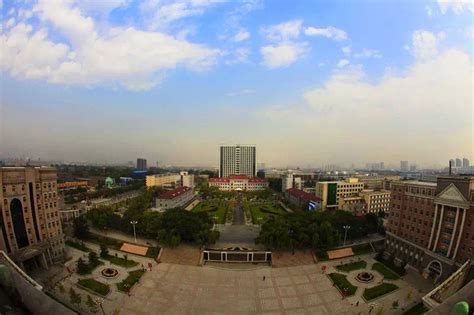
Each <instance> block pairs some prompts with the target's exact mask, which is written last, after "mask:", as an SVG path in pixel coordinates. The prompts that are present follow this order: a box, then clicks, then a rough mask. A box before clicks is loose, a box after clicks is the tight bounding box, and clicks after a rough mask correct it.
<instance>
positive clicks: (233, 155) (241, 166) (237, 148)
mask: <svg viewBox="0 0 474 315" xmlns="http://www.w3.org/2000/svg"><path fill="white" fill-rule="evenodd" d="M256 162H257V148H256V146H255V145H248V144H236V145H221V146H220V164H219V177H228V176H230V175H246V176H248V177H255V175H256V174H257V163H256Z"/></svg>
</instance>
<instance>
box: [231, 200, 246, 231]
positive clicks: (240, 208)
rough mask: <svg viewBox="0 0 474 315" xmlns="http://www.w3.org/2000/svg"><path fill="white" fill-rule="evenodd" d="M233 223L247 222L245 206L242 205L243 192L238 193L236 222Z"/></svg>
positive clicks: (241, 223)
mask: <svg viewBox="0 0 474 315" xmlns="http://www.w3.org/2000/svg"><path fill="white" fill-rule="evenodd" d="M232 224H233V225H244V224H245V215H244V207H243V206H242V194H240V193H238V194H237V203H236V204H235V208H234V222H232Z"/></svg>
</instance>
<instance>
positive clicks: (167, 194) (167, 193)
mask: <svg viewBox="0 0 474 315" xmlns="http://www.w3.org/2000/svg"><path fill="white" fill-rule="evenodd" d="M190 190H191V188H189V187H186V186H182V187H178V188H175V189H173V190H169V191H165V192H164V193H162V194H161V195H159V196H158V199H174V198H176V197H178V196H179V195H182V194H184V193H185V192H188V191H190Z"/></svg>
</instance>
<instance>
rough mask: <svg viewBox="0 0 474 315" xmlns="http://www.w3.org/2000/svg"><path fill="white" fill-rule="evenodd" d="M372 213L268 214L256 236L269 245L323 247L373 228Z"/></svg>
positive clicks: (371, 231)
mask: <svg viewBox="0 0 474 315" xmlns="http://www.w3.org/2000/svg"><path fill="white" fill-rule="evenodd" d="M378 225H379V220H378V218H377V216H376V215H374V214H367V215H365V216H360V217H359V216H354V215H353V214H352V213H349V212H346V211H335V212H306V213H293V214H287V215H284V216H278V217H276V218H272V219H270V220H268V221H267V222H265V223H264V224H263V225H262V228H261V230H260V234H259V236H258V238H257V240H256V242H257V243H259V244H263V245H265V246H266V247H268V248H270V249H295V248H301V249H304V248H312V249H327V248H331V247H334V246H337V245H339V243H340V241H341V239H342V238H343V237H344V233H345V230H344V228H343V227H344V226H350V228H349V229H348V230H347V239H348V240H351V239H357V238H360V237H363V236H365V235H367V234H369V233H374V232H377V230H378Z"/></svg>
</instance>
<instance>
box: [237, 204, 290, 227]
mask: <svg viewBox="0 0 474 315" xmlns="http://www.w3.org/2000/svg"><path fill="white" fill-rule="evenodd" d="M243 207H244V211H245V214H246V216H247V217H249V218H251V219H252V223H253V224H262V223H264V222H265V221H267V220H268V219H269V218H271V217H277V216H280V215H283V214H285V213H286V211H285V209H283V208H282V207H281V206H280V205H278V204H276V203H273V202H250V201H244V202H243Z"/></svg>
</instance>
